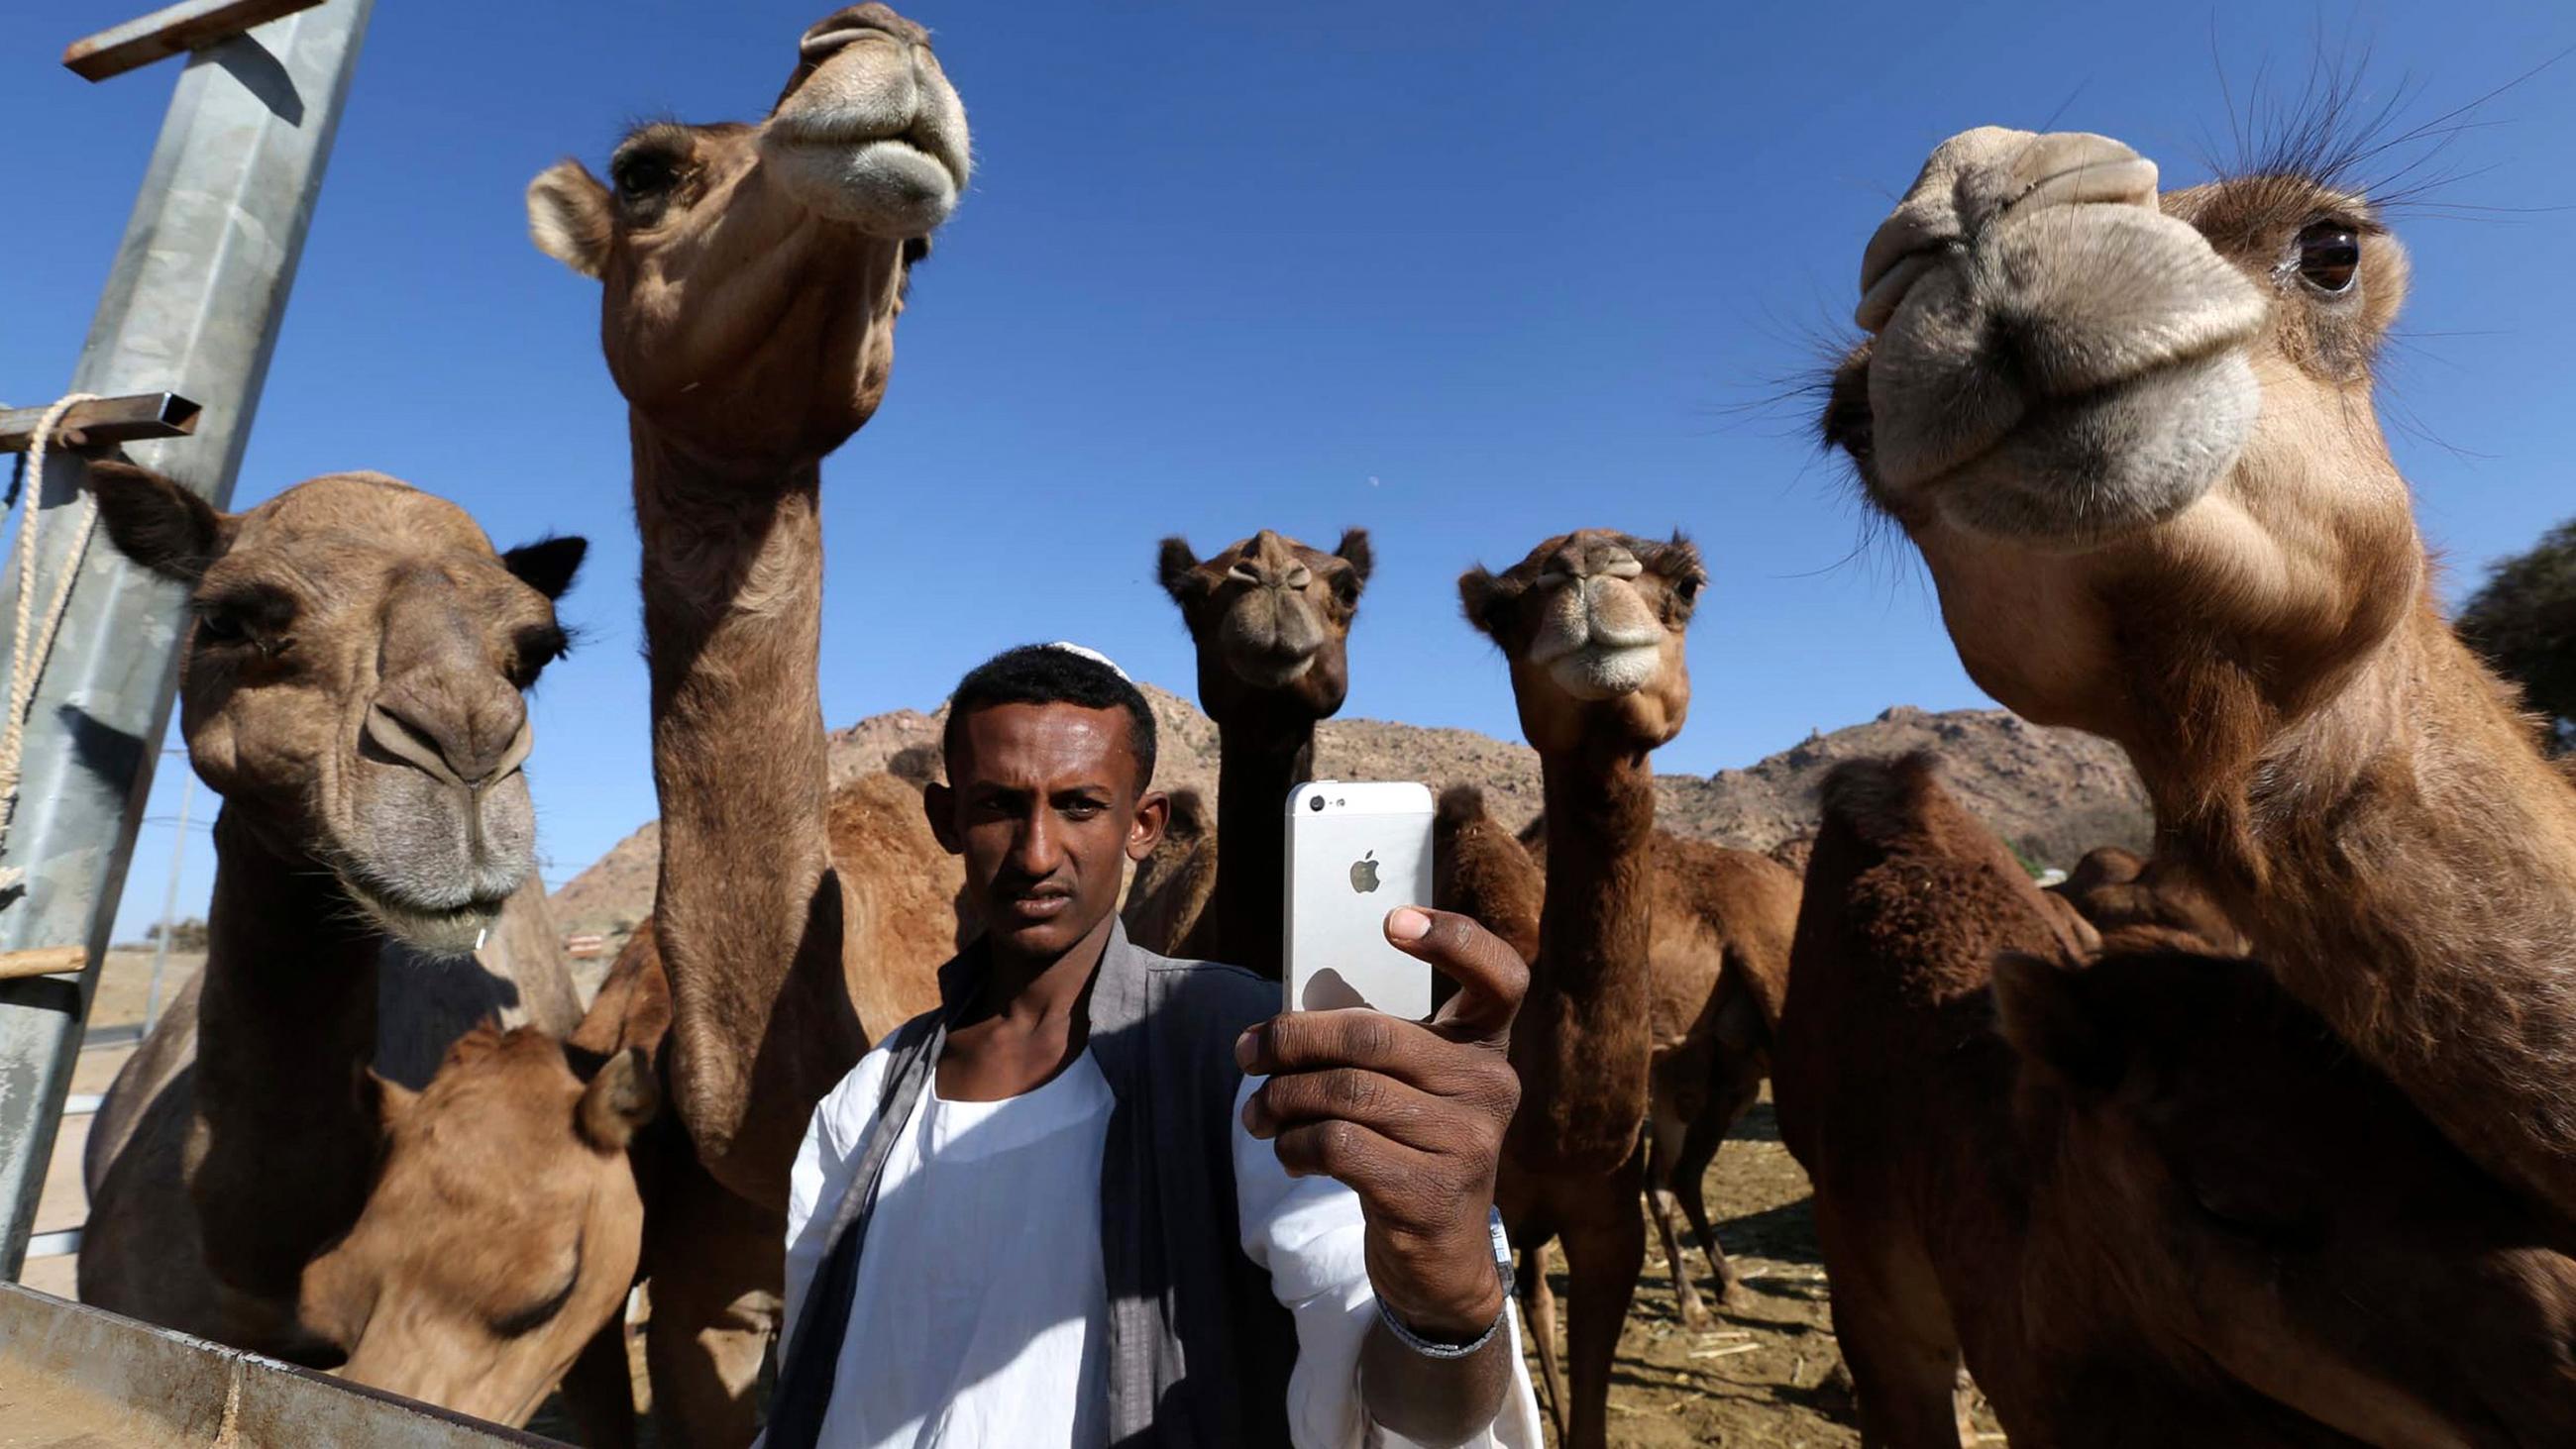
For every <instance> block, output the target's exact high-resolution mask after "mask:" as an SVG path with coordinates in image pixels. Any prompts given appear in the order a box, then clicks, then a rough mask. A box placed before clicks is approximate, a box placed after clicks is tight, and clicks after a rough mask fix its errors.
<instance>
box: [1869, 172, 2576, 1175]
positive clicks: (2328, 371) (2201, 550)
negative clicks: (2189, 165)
mask: <svg viewBox="0 0 2576 1449" xmlns="http://www.w3.org/2000/svg"><path fill="white" fill-rule="evenodd" d="M2156 179H2157V178H2156V169H2155V166H2154V165H2153V163H2151V162H2149V161H2147V160H2146V159H2144V158H2142V157H2140V156H2138V155H2137V154H2136V153H2134V152H2132V151H2131V150H2130V149H2129V148H2127V147H2125V146H2123V145H2121V144H2119V143H2118V142H2116V141H2111V140H2107V139H2105V138H2102V137H2099V136H2085V135H2056V136H2032V135H2029V134H2026V133H2022V132H2015V131H2004V130H1996V129H1987V130H1981V131H1971V132H1968V133H1967V134H1965V135H1962V136H1959V137H1956V138H1954V139H1952V140H1950V141H1948V142H1945V143H1943V145H1942V146H1941V147H1940V149H1939V150H1937V151H1935V152H1934V153H1933V155H1932V158H1931V160H1930V161H1929V162H1928V163H1927V164H1926V165H1925V167H1924V171H1923V174H1922V176H1921V177H1920V178H1918V180H1917V181H1916V183H1915V185H1914V187H1913V189H1912V191H1911V192H1910V193H1909V194H1908V195H1907V197H1906V199H1905V200H1904V202H1903V203H1902V204H1901V205H1900V206H1899V207H1898V209H1897V212H1896V215H1895V216H1894V217H1893V218H1892V219H1891V220H1890V221H1889V222H1888V223H1887V224H1886V225H1885V226H1884V227H1882V228H1881V229H1880V231H1879V234H1878V235H1877V237H1875V238H1874V239H1873V240H1872V241H1871V243H1870V246H1869V251H1868V254H1867V256H1866V258H1865V260H1864V263H1863V275H1862V281H1863V285H1864V288H1865V291H1866V296H1865V297H1864V300H1863V302H1862V305H1861V313H1860V320H1861V322H1862V324H1863V326H1864V327H1866V328H1868V329H1869V330H1870V331H1871V332H1873V333H1874V334H1875V335H1874V336H1873V337H1872V338H1871V339H1870V340H1869V341H1868V342H1867V343H1865V344H1864V345H1863V346H1862V347H1861V348H1859V349H1858V350H1857V351H1855V352H1854V353H1853V354H1852V355H1851V356H1850V357H1849V358H1848V359H1847V360H1846V361H1845V362H1844V363H1843V365H1842V367H1841V368H1840V370H1839V372H1838V374H1837V376H1836V378H1835V381H1834V385H1833V390H1832V399H1831V401H1830V402H1829V404H1828V406H1827V410H1826V415H1825V420H1824V427H1825V433H1826V436H1827V437H1828V438H1829V439H1831V440H1832V441H1833V442H1835V443H1836V444H1838V445H1840V446H1841V447H1842V448H1843V449H1844V450H1845V451H1847V452H1848V453H1849V454H1850V456H1851V457H1852V459H1853V461H1854V462H1855V463H1856V464H1857V466H1858V470H1859V473H1860V475H1861V479H1862V482H1863V484H1864V486H1865V487H1866V489H1867V491H1868V494H1869V496H1870V498H1871V499H1872V500H1873V501H1874V502H1875V503H1876V504H1878V505H1879V506H1880V507H1882V508H1884V509H1885V510H1887V511H1888V512H1889V513H1891V514H1892V515H1893V516H1894V517H1895V518H1896V519H1897V520H1898V521H1899V522H1900V523H1902V524H1903V526H1904V527H1905V529H1906V531H1907V533H1908V534H1909V535H1910V536H1911V537H1912V539H1913V540H1914V543H1915V544H1916V546H1917V547H1918V548H1919V549H1920V550H1921V551H1922V554H1923V556H1924V558H1925V560H1926V561H1927V562H1928V563H1929V564H1930V566H1931V571H1932V576H1933V581H1934V583H1935V585H1936V586H1937V588H1938V590H1939V594H1940V598H1941V606H1942V612H1943V615H1944V617H1945V619H1946V620H1947V622H1948V625H1949V629H1950V634H1951V638H1952V639H1953V640H1954V641H1955V642H1956V644H1957V645H1958V648H1959V655H1960V658H1961V660H1962V662H1963V663H1965V664H1966V666H1967V668H1968V671H1969V673H1970V674H1971V675H1972V676H1974V677H1975V679H1976V680H1977V682H1978V683H1979V684H1980V685H1982V686H1983V687H1984V688H1985V689H1986V690H1987V691H1988V692H1989V693H1991V694H1993V695H1994V696H1995V697H1996V698H1997V699H1999V700H2001V701H2002V702H2003V703H2005V704H2006V705H2008V706H2010V707H2011V708H2012V709H2013V710H2015V711H2016V712H2018V713H2020V714H2021V715H2023V716H2025V717H2027V718H2030V719H2033V720H2037V721H2041V722H2045V723H2052V724H2066V725H2074V726H2077V727H2080V728H2083V729H2087V730H2091V731H2093V732H2095V733H2097V734H2101V735H2104V736H2107V737H2108V738H2110V739H2112V740H2114V741H2117V742H2118V743H2119V744H2120V745H2121V746H2122V747H2123V748H2124V749H2125V750H2126V751H2127V752H2128V754H2129V757H2130V759H2131V761H2132V762H2133V763H2134V764H2135V765H2136V766H2137V768H2138V772H2139V774H2140V776H2141V777H2142V778H2143V779H2144V780H2145V782H2146V786H2147V790H2148V793H2149V795H2150V797H2151V798H2152V800H2153V802H2154V805H2155V809H2156V817H2157V821H2158V828H2159V833H2160V837H2161V838H2160V840H2159V844H2158V851H2159V854H2160V855H2169V856H2171V857H2173V858H2174V859H2175V860H2176V861H2177V862H2178V863H2179V864H2180V865H2182V866H2183V867H2186V868H2187V869H2188V870H2189V871H2190V873H2191V875H2192V876H2193V877H2194V878H2195V879H2197V880H2198V881H2200V882H2201V883H2202V884H2203V885H2204V886H2205V887H2206V888H2207V889H2208V890H2209V891H2210V893H2211V894H2212V896H2213V897H2214V898H2215V899H2216V901H2217V902H2218V904H2219V905H2220V906H2221V908H2222V909H2223V910H2224V911H2225V913H2226V915H2227V916H2228V917H2229V918H2231V919H2232V920H2234V921H2235V922H2236V923H2237V925H2238V926H2239V927H2240V928H2241V929H2242V930H2243V931H2244V933H2245V934H2246V936H2247V937H2249V938H2250V939H2251V940H2252V942H2253V943H2254V945H2255V947H2256V950H2257V953H2258V954H2259V955H2260V956H2261V958H2262V959H2263V960H2264V961H2265V962H2266V963H2267V964H2268V965H2269V966H2270V967H2271V968H2272V969H2273V970H2274V971H2276V972H2277V973H2279V976H2280V978H2281V981H2282V984H2283V985H2284V986H2286V987H2287V988H2288V989H2289V991H2290V992H2291V993H2292V994H2293V995H2295V996H2297V997H2298V998H2299V999H2301V1000H2302V1001H2305V1002H2307V1003H2308V1004H2309V1005H2310V1006H2312V1007H2314V1008H2315V1009H2317V1010H2318V1011H2319V1012H2320V1013H2321V1014H2322V1015H2324V1017H2325V1018H2326V1019H2327V1020H2328V1021H2330V1022H2332V1023H2333V1024H2334V1026H2335V1028H2336V1029H2337V1030H2338V1031H2340V1032H2342V1033H2343V1034H2344V1035H2345V1036H2346V1037H2347V1038H2348V1039H2349V1040H2350V1041H2351V1042H2352V1044H2353V1046H2354V1047H2355V1048H2356V1049H2358V1050H2359V1051H2360V1052H2361V1053H2362V1054H2363V1055H2364V1056H2365V1057H2367V1058H2369V1059H2370V1060H2371V1061H2372V1062H2373V1063H2374V1064H2376V1065H2377V1066H2378V1067H2379V1068H2380V1069H2381V1070H2383V1071H2385V1072H2386V1073H2388V1075H2389V1076H2390V1077H2391V1078H2393V1079H2394V1080H2395V1081H2396V1082H2397V1083H2398V1085H2399V1086H2401V1087H2403V1088H2404V1089H2405V1091H2406V1092H2407V1094H2408V1095H2409V1096H2411V1097H2412V1098H2413V1099H2414V1100H2415V1102H2416V1103H2417V1104H2418V1105H2419V1106H2421V1107H2422V1108H2423V1109H2424V1111H2425V1112H2426V1113H2427V1114H2428V1115H2430V1116H2431V1117H2432V1118H2433V1120H2434V1121H2436V1122H2438V1123H2440V1124H2441V1125H2442V1128H2443V1130H2444V1131H2446V1132H2448V1133H2449V1134H2450V1135H2451V1138H2452V1140H2454V1141H2456V1142H2457V1143H2459V1144H2460V1146H2461V1147H2462V1148H2463V1149H2464V1150H2466V1151H2468V1152H2469V1153H2470V1154H2471V1155H2472V1156H2474V1157H2476V1158H2478V1159H2479V1160H2480V1161H2482V1162H2484V1163H2485V1164H2486V1165H2487V1166H2488V1167H2489V1168H2491V1169H2493V1170H2494V1171H2496V1172H2497V1173H2499V1174H2501V1175H2503V1176H2505V1177H2506V1178H2508V1179H2510V1180H2511V1181H2513V1182H2516V1183H2519V1184H2522V1185H2524V1186H2527V1187H2528V1188H2530V1189H2531V1190H2532V1191H2533V1192H2535V1193H2537V1194H2538V1195H2540V1196H2541V1197H2542V1198H2543V1199H2545V1200H2547V1201H2548V1202H2550V1203H2551V1204H2553V1205H2554V1206H2556V1207H2557V1208H2558V1209H2559V1210H2560V1211H2561V1212H2564V1213H2576V990H2571V989H2569V985H2568V982H2569V976H2568V970H2569V967H2570V966H2571V964H2576V782H2571V781H2570V779H2569V778H2568V777H2567V776H2565V775H2563V774H2561V773H2560V772H2559V771H2557V770H2556V769H2555V768H2553V767H2552V766H2551V765H2550V764H2549V763H2548V761H2546V760H2545V759H2544V758H2543V757H2542V754H2541V752H2540V746H2539V742H2538V737H2537V734H2536V731H2535V728H2534V726H2533V724H2532V722H2531V721H2530V720H2529V719H2527V718H2526V717H2524V716H2522V715H2521V714H2519V713H2517V711H2516V707H2515V705H2514V702H2513V696H2512V695H2511V694H2510V693H2509V692H2508V691H2507V690H2506V689H2505V688H2504V687H2503V686H2502V685H2500V684H2499V683H2498V682H2497V681H2496V680H2495V678H2494V677H2493V676H2492V675H2491V674H2489V673H2488V672H2487V670H2486V669H2485V668H2484V667H2483V666H2482V665H2480V664H2479V662H2478V661H2477V660H2476V659H2475V658H2473V657H2472V656H2471V655H2470V653H2469V652H2468V650H2467V649H2466V648H2465V647H2463V646H2462V645H2461V644H2460V642H2459V641H2458V639H2457V638H2455V637H2454V636H2453V634H2452V632H2451V630H2450V629H2449V627H2448V626H2447V625H2446V624H2445V623H2444V621H2443V619H2442V617H2441V614H2440V612H2439V610H2438V608H2437V607H2436V604H2435V601H2434V598H2433V594H2432V591H2431V585H2430V578H2431V570H2430V568H2429V567H2428V565H2427V563H2426V558H2425V551H2424V544H2423V541H2422V539H2421V538H2420V537H2419V536H2418V535H2417V533H2416V529H2415V522H2414V518H2413V515H2412V512H2411V509H2410V506H2409V502H2408V497H2407V489H2406V483H2405V480H2404V479H2402V478H2400V477H2399V476H2398V473H2397V470H2396V467H2395V465H2394V464H2393V463H2391V461H2390V459H2389V455H2388V450H2387V447H2386V444H2385V441H2384V439H2383V438H2382V436H2381V434H2380V429H2379V425H2378V422H2377V419H2376V415H2375V413H2374V411H2373V409H2372V400H2371V389H2372V384H2373V372H2372V368H2373V359H2374V357H2375V356H2376V354H2377V351H2378V348H2379V346H2380V344H2381V343H2382V341H2383V340H2384V339H2385V338H2386V336H2387V333H2388V328H2389V325H2390V323H2391V321H2392V319H2393V318H2394V317H2395V315H2396V312H2397V309H2398V305H2399V303H2400V302H2401V300H2402V299H2403V297H2404V295H2405V291H2406V279H2407V265H2408V264H2407V261H2406V255H2405V252H2404V250H2403V249H2402V248H2401V247H2400V246H2399V245H2398V243H2397V240H2396V239H2395V237H2393V236H2392V235H2390V234H2389V232H2388V230H2387V228H2386V224H2385V222H2384V220H2383V219H2382V218H2381V217H2380V216H2379V215H2378V214H2377V213H2376V212H2375V211H2374V210H2373V208H2372V207H2371V205H2370V203H2369V202H2368V200H2367V199H2366V198H2364V197H2361V196H2357V195H2353V194H2351V193H2350V192H2348V191H2345V190H2343V189H2340V188H2339V187H2338V186H2337V185H2335V184H2334V182H2333V179H2332V178H2331V177H2318V176H2308V175H2300V174H2295V173H2289V172H2283V173H2278V174H2258V175H2251V176H2245V177H2240V178H2235V179H2230V180H2222V181H2219V182H2216V183H2214V184H2211V185H2206V186H2200V187H2195V188H2192V189H2190V190H2186V191H2180V192H2175V193H2172V194H2170V195H2165V196H2162V197H2159V196H2158V194H2157V191H2156Z"/></svg>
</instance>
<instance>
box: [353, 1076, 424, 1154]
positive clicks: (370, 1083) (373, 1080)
mask: <svg viewBox="0 0 2576 1449" xmlns="http://www.w3.org/2000/svg"><path fill="white" fill-rule="evenodd" d="M359 1070H360V1071H361V1072H362V1073H364V1076H363V1077H362V1078H361V1079H360V1085H361V1086H362V1087H363V1088H365V1089H366V1090H367V1091H369V1092H371V1093H373V1094H374V1095H375V1099H376V1122H377V1125H378V1126H379V1127H380V1128H381V1129H382V1131H383V1133H384V1135H385V1136H387V1137H391V1136H392V1135H393V1133H394V1124H395V1123H397V1122H399V1121H401V1120H402V1119H403V1118H405V1117H407V1116H409V1115H411V1109H412V1108H413V1107H415V1106H417V1105H419V1102H420V1093H418V1092H415V1091H413V1090H412V1089H411V1088H409V1087H406V1086H404V1085H403V1084H402V1083H400V1082H397V1081H395V1080H394V1079H393V1078H391V1077H387V1076H382V1075H379V1074H378V1073H377V1071H376V1069H375V1068H373V1067H361V1068H359Z"/></svg>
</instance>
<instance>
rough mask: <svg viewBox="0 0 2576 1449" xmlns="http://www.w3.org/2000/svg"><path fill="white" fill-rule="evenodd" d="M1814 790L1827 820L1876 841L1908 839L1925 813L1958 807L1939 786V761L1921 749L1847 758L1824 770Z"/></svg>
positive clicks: (1949, 811)
mask: <svg viewBox="0 0 2576 1449" xmlns="http://www.w3.org/2000/svg"><path fill="white" fill-rule="evenodd" d="M1818 795H1819V797H1820V798H1821V800H1822V802H1823V806H1824V815H1825V818H1826V819H1827V820H1830V821H1833V822H1835V823H1837V824H1840V825H1842V826H1843V827H1845V828H1846V829H1849V830H1851V831H1852V832H1853V833H1854V834H1857V835H1858V836H1860V837H1861V838H1862V839H1863V840H1867V841H1869V842H1871V843H1873V844H1877V845H1893V844H1895V843H1897V842H1899V841H1902V840H1906V839H1909V838H1911V837H1912V836H1914V834H1915V833H1916V832H1918V831H1920V830H1921V829H1922V828H1923V826H1924V825H1925V823H1926V821H1927V818H1928V817H1931V816H1936V815H1944V814H1954V813H1956V812H1957V811H1958V806H1957V805H1956V804H1955V803H1953V802H1952V801H1951V800H1950V798H1949V795H1948V792H1946V791H1944V790H1943V789H1942V788H1941V781H1940V766H1939V764H1938V763H1937V762H1936V761H1934V759H1933V758H1932V756H1931V755H1930V754H1929V753H1928V752H1926V751H1922V750H1916V751H1913V752H1911V753H1908V754H1903V755H1897V756H1893V757H1887V758H1879V759H1862V760H1845V761H1843V762H1842V763H1841V764H1838V765H1836V766H1834V767H1833V768H1832V769H1831V770H1829V771H1827V772H1826V773H1825V780H1824V784H1823V785H1822V786H1821V787H1819V790H1818Z"/></svg>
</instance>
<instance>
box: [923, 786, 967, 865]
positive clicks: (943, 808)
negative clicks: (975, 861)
mask: <svg viewBox="0 0 2576 1449" xmlns="http://www.w3.org/2000/svg"><path fill="white" fill-rule="evenodd" d="M921 813H922V816H923V818H925V819H927V820H928V821H929V822H930V833H931V834H933V835H936V836H938V837H939V848H940V849H942V850H944V851H947V852H948V853H949V854H950V855H964V854H965V853H966V841H965V838H964V837H963V836H960V835H959V834H958V833H957V790H956V787H954V786H952V785H948V784H946V783H944V782H942V781H938V780H933V781H931V782H930V783H929V784H927V785H924V786H922V787H921Z"/></svg>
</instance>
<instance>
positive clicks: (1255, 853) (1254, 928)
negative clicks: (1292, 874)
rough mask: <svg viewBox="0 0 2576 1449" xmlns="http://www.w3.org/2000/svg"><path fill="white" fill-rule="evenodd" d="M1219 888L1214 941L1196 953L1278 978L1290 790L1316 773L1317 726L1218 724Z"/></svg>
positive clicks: (1210, 912)
mask: <svg viewBox="0 0 2576 1449" xmlns="http://www.w3.org/2000/svg"><path fill="white" fill-rule="evenodd" d="M1217 748H1218V757H1217V777H1216V778H1217V787H1216V884H1215V886H1214V887H1213V888H1212V889H1211V890H1210V892H1209V900H1208V908H1207V917H1208V919H1209V920H1211V921H1213V922H1214V923H1215V925H1216V932H1215V934H1214V935H1213V936H1212V937H1208V936H1205V934H1204V933H1202V937H1203V941H1204V944H1202V943H1201V942H1193V943H1192V945H1191V948H1190V949H1191V950H1192V951H1193V952H1196V953H1199V954H1204V955H1206V956H1208V957H1210V958H1211V959H1214V960H1219V961H1223V962H1225V963H1226V964H1228V965H1232V966H1241V967H1243V968H1245V969H1246V970H1249V971H1258V972H1260V973H1261V974H1262V975H1264V976H1268V977H1270V978H1272V979H1273V980H1276V979H1278V977H1279V974H1280V971H1281V970H1282V963H1281V960H1280V944H1281V943H1280V932H1281V906H1280V899H1281V896H1280V892H1281V891H1282V890H1283V889H1284V888H1285V884H1286V881H1287V878H1288V876H1287V870H1288V829H1287V825H1286V823H1285V821H1284V820H1283V818H1282V814H1281V812H1282V811H1283V810H1284V809H1285V808H1286V806H1287V803H1288V792H1289V791H1290V790H1293V789H1295V788H1296V787H1297V786H1298V785H1301V784H1303V783H1305V782H1306V781H1308V780H1310V779H1313V778H1314V775H1315V725H1314V722H1313V721H1311V720H1301V721H1298V722H1296V723H1294V724H1289V725H1278V724H1270V723H1264V724H1262V725H1258V726H1256V725H1252V724H1247V723H1227V724H1220V725H1218V726H1217Z"/></svg>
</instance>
